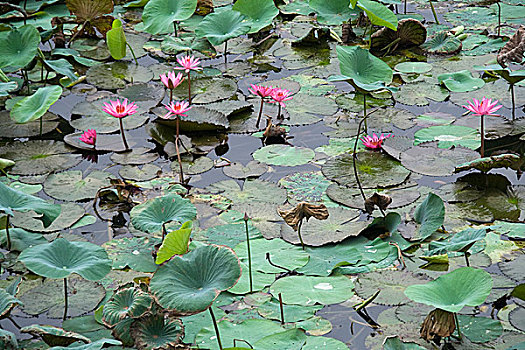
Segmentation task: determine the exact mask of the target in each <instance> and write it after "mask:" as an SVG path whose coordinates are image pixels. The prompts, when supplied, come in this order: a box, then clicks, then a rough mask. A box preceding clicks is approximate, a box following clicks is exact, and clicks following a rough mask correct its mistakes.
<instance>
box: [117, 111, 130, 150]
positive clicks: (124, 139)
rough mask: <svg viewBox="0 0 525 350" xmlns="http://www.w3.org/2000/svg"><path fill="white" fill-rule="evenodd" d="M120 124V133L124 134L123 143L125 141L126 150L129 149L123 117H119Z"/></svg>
mask: <svg viewBox="0 0 525 350" xmlns="http://www.w3.org/2000/svg"><path fill="white" fill-rule="evenodd" d="M118 121H119V124H120V134H121V135H122V143H124V147H125V151H129V146H128V142H127V141H126V135H124V124H123V123H122V118H119V119H118Z"/></svg>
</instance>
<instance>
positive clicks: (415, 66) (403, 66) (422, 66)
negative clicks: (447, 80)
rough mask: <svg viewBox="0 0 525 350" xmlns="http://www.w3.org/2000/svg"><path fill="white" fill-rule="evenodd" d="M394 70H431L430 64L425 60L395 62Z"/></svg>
mask: <svg viewBox="0 0 525 350" xmlns="http://www.w3.org/2000/svg"><path fill="white" fill-rule="evenodd" d="M394 69H395V70H397V71H398V72H401V73H406V74H408V73H417V74H423V73H427V72H430V71H431V70H432V65H431V64H430V63H426V62H401V63H398V64H396V66H395V67H394Z"/></svg>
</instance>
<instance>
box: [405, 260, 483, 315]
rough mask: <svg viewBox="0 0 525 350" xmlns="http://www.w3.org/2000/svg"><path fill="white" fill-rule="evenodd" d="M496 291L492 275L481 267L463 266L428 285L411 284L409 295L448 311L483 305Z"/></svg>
mask: <svg viewBox="0 0 525 350" xmlns="http://www.w3.org/2000/svg"><path fill="white" fill-rule="evenodd" d="M491 290H492V277H491V276H490V274H489V273H488V272H486V271H484V270H481V269H475V268H473V267H461V268H459V269H456V270H454V271H452V272H449V273H447V274H445V275H442V276H440V277H438V278H437V279H435V280H434V281H431V282H429V283H426V284H416V285H412V286H408V287H407V289H406V290H405V295H406V296H407V297H408V298H409V299H411V300H413V301H415V302H418V303H422V304H426V305H430V306H433V307H436V308H439V309H442V310H445V311H448V312H459V311H461V309H463V307H465V306H478V305H480V304H482V303H483V302H484V301H485V299H486V298H487V297H488V295H489V294H490V291H491Z"/></svg>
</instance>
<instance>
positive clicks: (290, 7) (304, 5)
mask: <svg viewBox="0 0 525 350" xmlns="http://www.w3.org/2000/svg"><path fill="white" fill-rule="evenodd" d="M279 10H281V12H282V13H283V14H285V15H291V14H296V15H304V16H308V15H310V14H312V13H313V10H312V8H311V7H310V6H309V4H308V0H294V1H291V2H289V3H287V4H286V5H280V6H279Z"/></svg>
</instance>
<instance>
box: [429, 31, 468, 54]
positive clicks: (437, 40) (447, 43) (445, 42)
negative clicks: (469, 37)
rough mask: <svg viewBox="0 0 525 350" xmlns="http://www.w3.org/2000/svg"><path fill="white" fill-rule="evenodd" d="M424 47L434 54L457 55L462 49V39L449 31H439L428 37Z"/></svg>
mask: <svg viewBox="0 0 525 350" xmlns="http://www.w3.org/2000/svg"><path fill="white" fill-rule="evenodd" d="M421 47H422V48H423V49H425V50H426V51H428V52H429V53H433V54H440V55H455V54H457V53H458V52H459V51H461V48H462V44H461V41H460V40H459V39H458V38H456V37H455V36H453V35H449V34H448V32H446V31H445V32H439V33H437V34H436V35H434V36H433V37H432V38H430V39H428V40H427V41H426V42H425V43H424V44H423V45H421Z"/></svg>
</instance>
